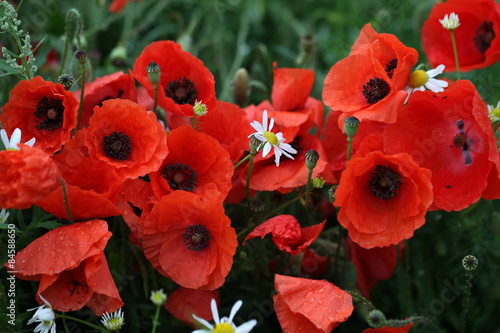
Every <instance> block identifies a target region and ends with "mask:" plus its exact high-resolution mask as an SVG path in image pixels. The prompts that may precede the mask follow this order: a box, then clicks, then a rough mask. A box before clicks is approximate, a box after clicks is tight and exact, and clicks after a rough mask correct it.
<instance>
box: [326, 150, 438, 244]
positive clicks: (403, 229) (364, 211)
mask: <svg viewBox="0 0 500 333" xmlns="http://www.w3.org/2000/svg"><path fill="white" fill-rule="evenodd" d="M430 178H431V172H430V171H429V170H427V169H424V168H420V167H419V166H418V165H417V164H416V163H415V162H414V161H413V159H412V158H411V156H410V155H408V154H406V153H401V154H395V155H384V154H383V153H382V152H381V151H374V152H370V153H368V154H366V155H364V156H357V157H354V156H353V158H352V159H351V160H350V161H349V162H348V163H347V168H346V169H345V170H344V172H343V173H342V177H341V178H340V184H339V186H338V188H337V190H336V191H335V202H334V205H335V206H336V207H340V211H339V213H338V216H337V219H338V221H339V222H340V224H341V225H343V226H344V227H345V228H346V229H347V230H348V231H349V236H350V237H351V239H352V240H353V241H354V242H356V243H358V244H359V245H360V246H362V247H364V248H367V249H370V248H373V247H377V246H378V247H383V246H389V245H395V244H398V243H399V242H400V241H401V240H403V239H408V238H410V237H411V236H413V232H414V230H415V229H417V228H419V227H421V226H422V225H423V224H424V223H425V213H426V212H427V208H428V207H429V205H430V204H431V203H432V184H431V182H430Z"/></svg>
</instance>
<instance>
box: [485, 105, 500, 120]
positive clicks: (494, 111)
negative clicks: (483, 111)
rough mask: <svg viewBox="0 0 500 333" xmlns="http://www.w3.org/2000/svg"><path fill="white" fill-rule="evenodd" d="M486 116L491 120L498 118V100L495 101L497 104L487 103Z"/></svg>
mask: <svg viewBox="0 0 500 333" xmlns="http://www.w3.org/2000/svg"><path fill="white" fill-rule="evenodd" d="M488 117H490V120H491V121H492V122H493V121H497V120H500V102H498V103H497V106H493V105H489V104H488Z"/></svg>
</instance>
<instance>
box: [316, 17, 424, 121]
mask: <svg viewBox="0 0 500 333" xmlns="http://www.w3.org/2000/svg"><path fill="white" fill-rule="evenodd" d="M417 58H418V56H417V52H416V51H415V50H414V49H412V48H409V47H407V46H405V45H403V44H402V43H401V42H400V41H399V40H398V39H397V38H396V37H394V36H392V35H388V34H379V35H377V34H376V32H375V31H373V29H372V28H371V26H369V25H367V26H365V27H364V28H363V30H362V31H361V33H360V36H359V39H358V40H357V41H356V42H355V44H354V46H353V52H352V53H351V54H350V55H349V56H347V57H346V58H344V59H342V60H340V61H339V62H337V63H336V64H335V65H333V66H332V68H331V69H330V71H329V73H328V74H327V76H326V78H325V82H324V88H323V102H324V103H325V104H326V105H328V106H329V107H331V108H332V110H336V111H341V112H342V113H343V114H342V116H341V117H340V118H339V126H341V122H342V121H343V120H344V118H346V117H349V116H355V117H356V118H358V119H359V120H364V119H369V120H375V121H379V122H383V123H392V122H394V121H395V120H396V116H397V112H398V110H399V108H400V107H401V106H402V105H403V103H404V101H405V99H406V97H407V96H408V94H407V93H406V92H405V91H403V90H402V89H404V87H405V85H406V82H407V80H408V78H409V73H410V70H411V68H412V67H413V65H415V63H416V61H417Z"/></svg>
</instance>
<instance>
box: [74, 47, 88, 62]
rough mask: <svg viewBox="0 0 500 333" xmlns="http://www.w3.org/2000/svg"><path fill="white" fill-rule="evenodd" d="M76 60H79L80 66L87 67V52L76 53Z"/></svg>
mask: <svg viewBox="0 0 500 333" xmlns="http://www.w3.org/2000/svg"><path fill="white" fill-rule="evenodd" d="M75 58H76V59H77V60H78V62H79V63H80V65H85V62H86V61H87V52H85V51H84V50H80V51H77V52H76V53H75Z"/></svg>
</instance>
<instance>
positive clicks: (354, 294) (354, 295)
mask: <svg viewBox="0 0 500 333" xmlns="http://www.w3.org/2000/svg"><path fill="white" fill-rule="evenodd" d="M346 292H347V293H348V294H349V295H351V296H352V298H354V300H355V301H359V302H361V303H363V304H366V306H368V308H369V309H370V311H371V310H376V309H377V308H376V307H375V306H374V305H373V304H372V302H370V301H369V300H367V299H366V298H365V297H363V296H362V295H361V294H360V293H358V292H357V291H354V290H346Z"/></svg>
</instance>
